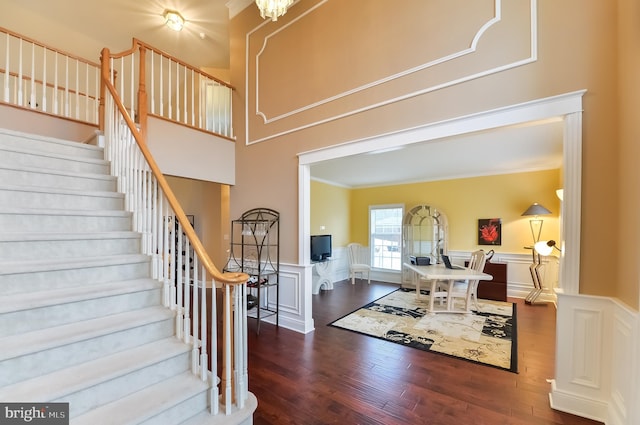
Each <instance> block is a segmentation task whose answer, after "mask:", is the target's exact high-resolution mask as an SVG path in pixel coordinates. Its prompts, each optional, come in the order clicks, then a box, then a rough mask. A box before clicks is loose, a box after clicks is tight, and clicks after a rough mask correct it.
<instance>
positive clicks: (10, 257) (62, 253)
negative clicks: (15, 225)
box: [0, 229, 141, 262]
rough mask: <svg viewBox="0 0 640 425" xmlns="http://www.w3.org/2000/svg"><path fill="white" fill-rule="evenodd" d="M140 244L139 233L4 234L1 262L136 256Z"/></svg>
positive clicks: (0, 254) (0, 246)
mask: <svg viewBox="0 0 640 425" xmlns="http://www.w3.org/2000/svg"><path fill="white" fill-rule="evenodd" d="M79 230H82V229H79ZM140 245H141V235H140V233H137V232H90V233H89V232H87V233H34V232H29V233H22V232H20V233H18V232H11V233H0V261H1V262H7V261H23V260H30V259H34V258H38V259H54V258H73V257H79V256H84V255H86V254H87V253H91V255H92V256H94V257H99V256H108V255H120V254H135V253H139V252H141V250H140Z"/></svg>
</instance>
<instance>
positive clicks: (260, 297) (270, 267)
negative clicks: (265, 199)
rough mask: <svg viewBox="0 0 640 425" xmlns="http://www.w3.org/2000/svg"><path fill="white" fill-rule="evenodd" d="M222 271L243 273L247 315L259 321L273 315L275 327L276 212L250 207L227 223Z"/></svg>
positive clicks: (277, 277) (277, 288) (277, 274)
mask: <svg viewBox="0 0 640 425" xmlns="http://www.w3.org/2000/svg"><path fill="white" fill-rule="evenodd" d="M224 269H225V271H229V272H244V273H247V274H248V275H249V276H250V279H249V282H248V283H247V310H248V312H247V316H248V317H252V318H255V319H256V320H257V332H258V333H260V322H261V321H262V319H265V318H267V317H270V316H275V325H276V326H278V316H279V307H278V306H279V303H280V214H279V213H278V212H277V211H275V210H272V209H269V208H254V209H251V210H248V211H245V212H244V213H243V214H242V216H241V217H240V218H239V219H237V220H233V221H232V222H231V243H230V249H229V259H228V261H227V265H226V266H225V268H224Z"/></svg>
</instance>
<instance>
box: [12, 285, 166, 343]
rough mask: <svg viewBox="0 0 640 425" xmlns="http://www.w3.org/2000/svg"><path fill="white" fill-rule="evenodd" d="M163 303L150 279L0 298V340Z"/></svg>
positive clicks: (160, 291)
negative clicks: (0, 338)
mask: <svg viewBox="0 0 640 425" xmlns="http://www.w3.org/2000/svg"><path fill="white" fill-rule="evenodd" d="M161 303H162V284H161V283H160V282H158V281H155V280H153V279H137V280H125V281H119V282H107V283H102V284H95V285H86V286H80V287H72V288H64V289H57V290H49V291H37V292H28V293H21V294H16V295H7V296H2V297H0V337H5V336H10V335H17V334H20V333H24V332H31V331H35V330H38V329H44V328H48V327H55V326H61V325H65V324H69V323H73V322H77V321H82V320H90V319H95V318H98V317H102V316H108V315H112V314H118V313H124V312H127V311H132V310H138V309H141V308H147V307H152V306H159V305H160V304H161Z"/></svg>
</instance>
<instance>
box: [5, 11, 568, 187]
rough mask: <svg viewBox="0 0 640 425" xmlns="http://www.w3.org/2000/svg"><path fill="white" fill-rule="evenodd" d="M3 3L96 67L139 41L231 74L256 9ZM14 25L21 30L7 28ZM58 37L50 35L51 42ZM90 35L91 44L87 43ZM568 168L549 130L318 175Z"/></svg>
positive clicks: (350, 160)
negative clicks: (102, 57) (233, 16)
mask: <svg viewBox="0 0 640 425" xmlns="http://www.w3.org/2000/svg"><path fill="white" fill-rule="evenodd" d="M0 1H1V2H2V3H3V7H5V6H6V9H8V10H23V11H24V12H25V15H26V16H29V15H31V14H36V15H38V17H39V19H36V18H35V17H34V18H31V19H30V21H31V22H30V23H21V22H16V21H15V20H14V19H13V20H12V19H10V17H9V16H6V15H5V16H4V18H6V19H0V23H2V24H3V25H4V26H6V27H7V28H9V29H14V30H17V31H20V29H21V28H22V27H29V25H31V28H33V23H34V22H41V21H42V22H47V21H49V22H52V23H53V24H52V25H53V28H55V26H56V25H57V26H58V27H59V28H60V27H64V30H65V31H70V32H71V33H78V34H82V35H83V36H82V37H69V36H68V35H66V36H64V35H62V36H61V37H62V39H63V40H64V43H65V45H64V46H58V45H56V44H54V47H58V48H63V49H64V50H67V51H72V52H76V54H79V55H82V54H83V53H84V54H85V55H88V56H84V57H86V58H87V59H91V60H93V59H97V56H98V54H99V50H100V49H101V48H102V47H109V48H110V50H111V51H112V52H120V51H124V50H127V49H129V48H130V47H131V40H132V38H134V37H135V38H138V39H140V40H142V41H144V42H146V43H148V44H150V45H152V46H154V47H156V48H159V49H162V50H164V51H165V52H167V53H169V54H171V55H174V56H176V57H178V58H180V59H182V60H184V61H185V62H187V63H189V64H191V65H194V66H196V67H208V68H220V69H228V68H229V28H228V27H229V9H228V8H227V3H229V4H230V5H233V6H232V7H237V8H243V7H248V6H251V3H252V2H251V1H249V0H246V1H240V0H233V1H232V2H229V0H135V1H133V0H55V1H52V0H0ZM9 6H11V7H9ZM165 9H175V10H178V11H180V12H181V13H182V15H183V16H184V17H185V19H186V20H187V23H186V25H185V28H184V30H183V31H181V32H175V31H172V30H170V29H168V28H167V27H165V26H164V19H163V18H162V13H163V12H164V10H165ZM232 12H234V11H232ZM235 12H237V11H235ZM14 13H15V12H14ZM7 20H8V22H9V23H14V24H15V25H16V26H17V28H12V25H9V23H4V22H3V21H7ZM20 24H22V25H20ZM40 30H41V31H42V30H44V28H40ZM47 30H48V26H47ZM51 31H53V32H55V30H51ZM51 31H48V32H46V34H49V35H50V36H52V34H51ZM87 34H89V35H90V37H86V35H87ZM25 35H27V36H31V35H32V34H25ZM201 35H202V36H201ZM32 36H33V37H37V36H38V34H33V35H32ZM97 46H99V47H97ZM87 52H90V53H87ZM561 164H562V124H561V123H559V122H552V123H549V122H546V123H534V124H531V125H528V126H518V127H509V128H503V129H500V130H492V131H490V132H482V133H476V134H470V135H466V136H464V137H456V138H447V139H441V140H435V141H429V142H424V143H414V144H412V145H408V146H406V147H404V148H403V149H400V150H396V151H393V152H386V153H377V154H361V155H355V156H350V157H346V158H341V159H335V160H330V161H325V162H322V163H317V164H314V165H313V166H312V167H311V175H312V178H314V179H318V180H322V181H326V182H331V183H333V184H338V185H342V186H345V187H366V186H377V185H388V184H397V183H406V182H419V181H431V180H443V179H452V178H461V177H473V176H481V175H491V174H504V173H513V172H518V171H535V170H543V169H554V168H559V167H560V166H561Z"/></svg>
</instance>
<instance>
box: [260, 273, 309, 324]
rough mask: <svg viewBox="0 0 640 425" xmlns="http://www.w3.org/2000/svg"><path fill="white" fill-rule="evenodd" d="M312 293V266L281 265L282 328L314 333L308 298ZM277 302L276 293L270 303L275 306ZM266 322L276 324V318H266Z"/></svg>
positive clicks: (280, 321)
mask: <svg viewBox="0 0 640 425" xmlns="http://www.w3.org/2000/svg"><path fill="white" fill-rule="evenodd" d="M305 283H308V285H306V284H305ZM310 293H311V266H308V267H305V266H298V265H294V264H283V263H280V315H279V325H280V326H282V327H283V328H287V329H291V330H294V331H297V332H301V333H308V332H311V331H313V329H314V325H313V318H312V317H311V300H310V298H309V297H307V295H308V294H310ZM275 302H276V299H275V292H272V293H270V294H269V303H270V304H271V305H272V306H273V305H275ZM265 322H268V323H275V317H274V316H271V317H268V318H265Z"/></svg>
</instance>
